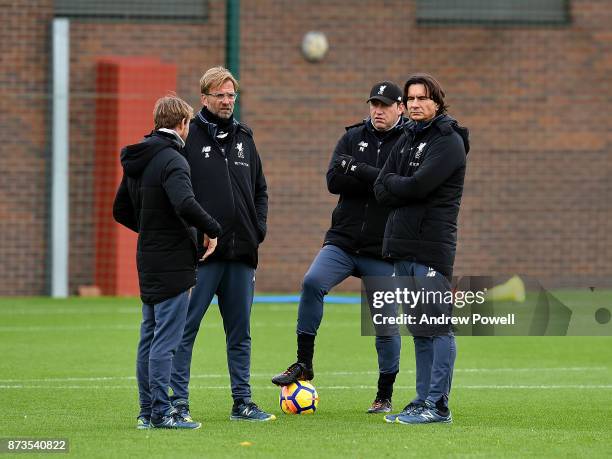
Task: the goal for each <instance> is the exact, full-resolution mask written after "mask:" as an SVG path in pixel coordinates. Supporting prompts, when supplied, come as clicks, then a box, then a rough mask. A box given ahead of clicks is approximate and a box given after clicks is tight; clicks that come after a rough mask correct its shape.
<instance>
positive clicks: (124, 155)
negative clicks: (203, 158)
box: [121, 131, 182, 178]
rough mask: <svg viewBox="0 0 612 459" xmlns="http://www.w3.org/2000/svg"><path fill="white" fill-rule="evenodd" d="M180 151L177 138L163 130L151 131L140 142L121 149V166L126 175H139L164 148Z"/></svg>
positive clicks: (133, 176)
mask: <svg viewBox="0 0 612 459" xmlns="http://www.w3.org/2000/svg"><path fill="white" fill-rule="evenodd" d="M168 147H172V148H175V149H176V150H178V151H180V149H181V147H182V146H181V145H180V143H179V141H178V139H177V138H176V137H175V136H174V135H172V134H170V133H168V132H163V131H152V132H151V133H150V134H149V135H147V136H145V138H144V140H143V141H142V142H140V143H136V144H133V145H128V146H126V147H124V148H123V149H122V150H121V166H122V167H123V171H124V172H125V174H126V175H127V176H128V177H132V178H136V177H140V176H141V175H142V173H143V172H144V170H145V168H146V167H147V165H148V164H149V162H150V161H151V160H152V159H153V157H154V156H155V155H156V154H157V153H159V152H160V151H161V150H163V149H164V148H168Z"/></svg>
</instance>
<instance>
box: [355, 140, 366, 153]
mask: <svg viewBox="0 0 612 459" xmlns="http://www.w3.org/2000/svg"><path fill="white" fill-rule="evenodd" d="M357 146H358V147H359V151H365V149H366V148H368V142H364V141H363V140H362V141H361V142H359V143H358V144H357Z"/></svg>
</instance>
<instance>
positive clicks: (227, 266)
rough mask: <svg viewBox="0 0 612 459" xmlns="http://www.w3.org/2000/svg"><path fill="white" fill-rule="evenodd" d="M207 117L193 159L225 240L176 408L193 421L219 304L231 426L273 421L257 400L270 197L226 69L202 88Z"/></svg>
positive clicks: (174, 382)
mask: <svg viewBox="0 0 612 459" xmlns="http://www.w3.org/2000/svg"><path fill="white" fill-rule="evenodd" d="M200 89H201V93H202V96H201V98H202V99H201V100H202V105H203V107H202V110H201V111H200V112H199V113H198V114H197V115H196V117H195V118H194V120H193V121H192V122H191V128H190V132H189V137H188V138H187V144H186V146H185V155H186V158H187V160H188V161H189V165H190V166H191V174H192V181H193V188H194V191H195V196H196V199H197V200H198V202H199V203H200V204H201V205H202V206H203V207H204V208H206V210H207V211H209V212H210V213H211V215H212V216H213V217H215V218H216V219H217V220H218V221H219V223H220V224H221V227H222V228H223V232H222V233H221V235H220V237H219V244H218V246H217V250H216V251H215V253H214V254H213V255H212V256H211V257H210V258H209V259H207V260H206V262H203V263H201V264H200V265H199V267H198V283H197V285H196V287H195V289H194V291H193V295H192V297H191V301H190V303H189V312H188V315H187V323H186V325H185V331H184V333H183V338H182V341H181V344H180V346H179V349H178V351H177V353H176V356H175V359H174V362H173V364H174V366H173V370H172V379H171V383H170V386H171V387H172V390H173V392H174V395H173V397H172V400H173V405H174V406H175V408H177V410H178V411H179V413H181V414H182V416H183V418H184V419H187V420H190V419H191V417H190V413H189V379H190V368H191V358H192V352H193V345H194V342H195V339H196V335H197V333H198V330H199V328H200V323H201V321H202V318H203V317H204V314H205V313H206V311H207V309H208V307H209V306H210V303H211V301H212V299H213V296H214V295H215V294H216V295H217V298H218V300H219V310H220V312H221V316H222V318H223V328H224V330H225V336H226V345H227V362H228V368H229V373H230V380H231V390H232V398H233V399H234V406H233V408H232V413H231V416H230V419H232V420H248V421H270V420H274V419H275V417H274V415H271V414H268V413H266V412H264V411H262V410H261V409H260V408H259V407H257V405H256V404H255V403H254V402H253V401H252V400H251V387H250V384H249V379H250V366H251V335H250V316H251V305H252V302H253V293H254V288H255V269H256V268H257V250H258V247H259V244H260V243H261V242H262V241H263V240H264V237H265V235H266V219H267V214H268V195H267V191H266V180H265V177H264V173H263V169H262V164H261V159H260V157H259V154H258V153H257V148H256V147H255V142H254V140H253V133H252V132H251V130H250V129H249V128H248V127H246V126H245V125H243V124H241V123H239V122H238V121H237V120H236V119H234V116H233V110H234V103H235V101H236V97H237V91H238V82H237V81H236V80H235V78H234V77H233V76H232V74H231V73H230V72H229V71H228V70H227V69H225V68H223V67H214V68H211V69H209V70H208V71H207V72H206V73H205V74H204V75H203V76H202V79H201V80H200Z"/></svg>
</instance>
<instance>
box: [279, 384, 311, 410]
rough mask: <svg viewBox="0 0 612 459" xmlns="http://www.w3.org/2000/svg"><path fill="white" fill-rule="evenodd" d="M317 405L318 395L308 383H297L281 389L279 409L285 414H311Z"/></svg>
mask: <svg viewBox="0 0 612 459" xmlns="http://www.w3.org/2000/svg"><path fill="white" fill-rule="evenodd" d="M318 404H319V394H317V390H316V389H315V387H314V386H313V385H312V384H310V383H309V382H308V381H298V382H296V383H293V384H290V385H288V386H283V387H281V392H280V407H281V410H283V412H284V413H287V414H313V413H314V412H315V411H316V410H317V405H318Z"/></svg>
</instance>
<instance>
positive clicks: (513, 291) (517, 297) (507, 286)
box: [487, 276, 525, 303]
mask: <svg viewBox="0 0 612 459" xmlns="http://www.w3.org/2000/svg"><path fill="white" fill-rule="evenodd" d="M487 300H489V301H515V302H517V303H523V302H524V301H525V284H524V283H523V280H522V279H521V278H520V277H518V276H512V277H511V278H510V279H509V280H508V281H507V282H505V283H503V284H500V285H496V286H495V287H493V288H491V289H489V291H488V292H487Z"/></svg>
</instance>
